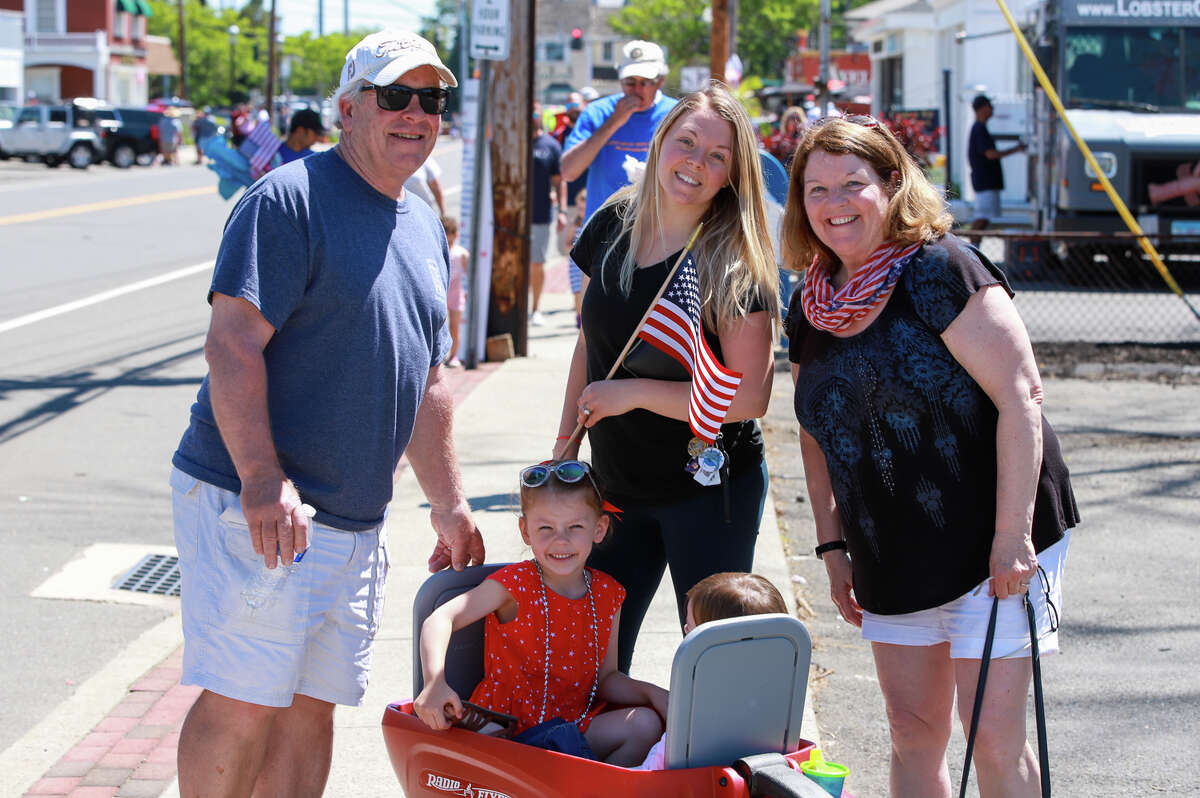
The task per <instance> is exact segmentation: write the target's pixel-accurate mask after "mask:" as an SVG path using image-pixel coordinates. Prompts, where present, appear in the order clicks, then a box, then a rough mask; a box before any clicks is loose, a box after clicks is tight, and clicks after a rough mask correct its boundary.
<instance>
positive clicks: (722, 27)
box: [708, 0, 729, 82]
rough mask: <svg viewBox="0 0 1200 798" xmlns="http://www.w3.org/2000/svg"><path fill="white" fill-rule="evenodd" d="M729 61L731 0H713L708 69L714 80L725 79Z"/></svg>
mask: <svg viewBox="0 0 1200 798" xmlns="http://www.w3.org/2000/svg"><path fill="white" fill-rule="evenodd" d="M727 61H729V0H712V35H711V36H710V37H709V48H708V71H709V73H710V74H711V76H712V79H713V80H719V81H722V82H724V81H725V63H726V62H727Z"/></svg>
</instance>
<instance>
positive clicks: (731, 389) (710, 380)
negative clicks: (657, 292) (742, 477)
mask: <svg viewBox="0 0 1200 798" xmlns="http://www.w3.org/2000/svg"><path fill="white" fill-rule="evenodd" d="M638 338H641V339H642V340H643V341H645V342H646V343H648V344H650V345H651V346H653V347H655V348H656V349H660V350H662V351H663V352H666V353H667V354H668V355H670V356H671V357H673V358H675V359H676V360H678V361H679V362H680V363H682V364H683V365H684V366H686V367H687V370H688V371H689V372H690V373H691V375H692V395H691V400H690V401H689V402H688V425H689V426H691V428H692V432H693V433H694V434H695V435H696V437H698V438H703V439H704V440H705V441H707V442H708V443H713V442H714V441H716V439H717V433H718V432H720V431H721V423H722V422H723V421H724V420H725V415H726V414H727V413H728V412H729V405H730V404H731V403H732V402H733V395H734V394H735V393H737V388H738V385H739V384H740V383H741V381H742V375H741V374H740V373H739V372H736V371H730V370H729V369H727V368H725V367H724V366H722V365H721V364H720V363H719V362H718V361H717V358H716V357H715V356H714V355H713V353H712V350H711V349H709V348H708V342H707V341H705V340H704V327H703V324H702V323H701V321H700V279H699V276H698V275H697V273H696V264H695V262H694V261H693V260H692V256H691V254H690V253H689V254H688V255H687V257H686V258H685V259H684V261H683V263H682V264H680V266H679V268H678V269H677V270H676V271H675V276H674V277H672V278H671V283H670V285H668V286H667V290H666V291H664V292H663V295H662V297H661V298H660V299H659V300H658V302H657V303H656V304H655V305H654V307H653V308H651V310H650V314H649V316H647V317H646V323H645V324H644V325H642V329H641V331H639V332H638Z"/></svg>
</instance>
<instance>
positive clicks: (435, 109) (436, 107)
mask: <svg viewBox="0 0 1200 798" xmlns="http://www.w3.org/2000/svg"><path fill="white" fill-rule="evenodd" d="M363 91H374V92H375V103H376V104H377V105H378V106H379V107H380V108H382V109H383V110H385V111H403V110H404V109H405V108H407V107H408V104H409V103H410V102H412V98H413V95H416V97H417V102H419V103H420V104H421V110H422V111H424V112H425V113H427V114H436V115H438V116H440V115H442V114H444V113H446V108H447V107H448V106H449V105H450V92H449V91H447V90H446V89H432V88H430V89H411V88H409V87H408V86H399V85H396V84H392V85H391V86H367V87H365V88H364V89H363Z"/></svg>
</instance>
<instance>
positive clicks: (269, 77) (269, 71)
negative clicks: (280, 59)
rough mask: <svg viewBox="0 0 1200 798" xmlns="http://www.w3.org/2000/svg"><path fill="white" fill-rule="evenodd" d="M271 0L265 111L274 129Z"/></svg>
mask: <svg viewBox="0 0 1200 798" xmlns="http://www.w3.org/2000/svg"><path fill="white" fill-rule="evenodd" d="M276 2H277V0H271V17H270V19H269V20H268V21H267V113H268V114H269V115H270V116H269V120H268V124H269V125H271V129H272V130H274V129H275V4H276Z"/></svg>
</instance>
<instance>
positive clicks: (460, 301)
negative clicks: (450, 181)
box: [442, 216, 471, 369]
mask: <svg viewBox="0 0 1200 798" xmlns="http://www.w3.org/2000/svg"><path fill="white" fill-rule="evenodd" d="M442 227H444V228H445V229H446V242H447V243H448V244H449V245H450V287H449V288H448V289H446V312H447V318H448V323H449V325H450V354H449V355H448V356H447V357H446V365H447V366H449V367H450V368H452V369H456V368H461V367H462V362H461V361H460V360H459V359H458V349H459V337H460V335H461V333H462V319H463V311H464V310H466V308H467V290H466V285H467V267H468V264H469V263H470V261H471V253H470V252H467V248H466V247H464V246H463V245H462V244H460V243H459V240H460V239H459V236H458V219H455V218H454V217H453V216H443V217H442Z"/></svg>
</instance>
